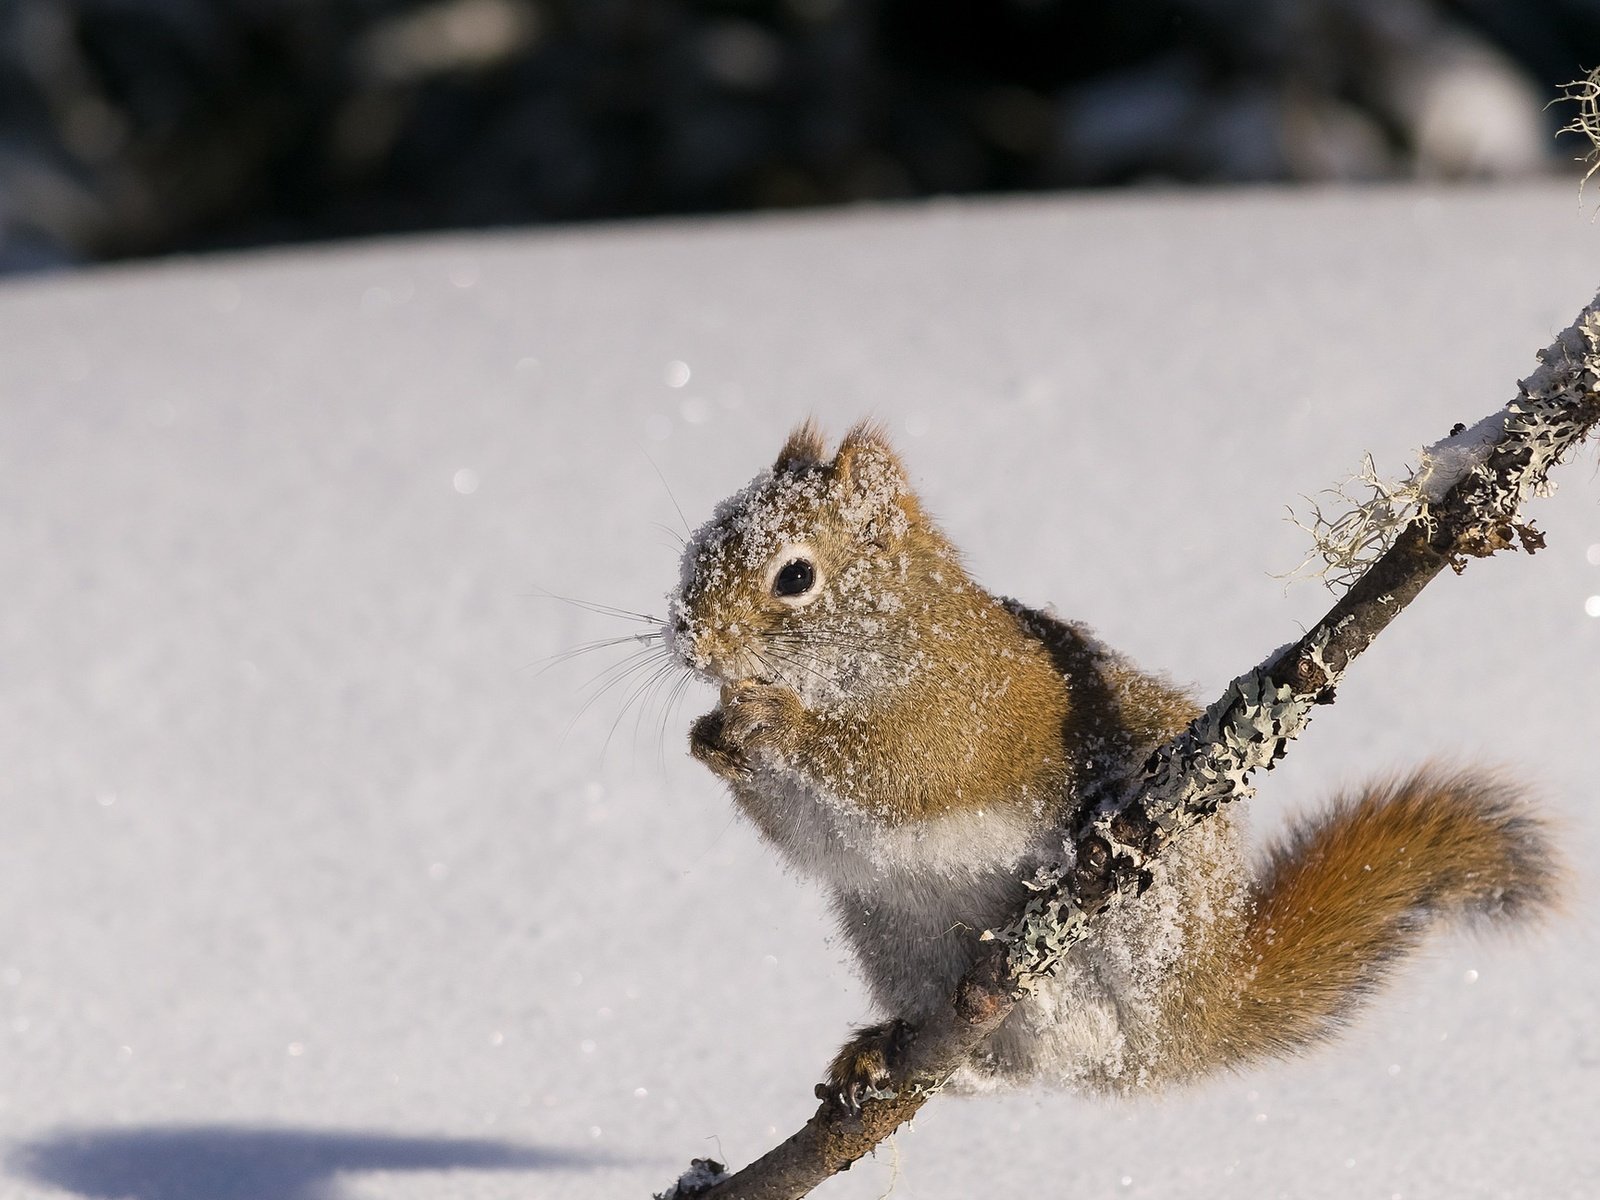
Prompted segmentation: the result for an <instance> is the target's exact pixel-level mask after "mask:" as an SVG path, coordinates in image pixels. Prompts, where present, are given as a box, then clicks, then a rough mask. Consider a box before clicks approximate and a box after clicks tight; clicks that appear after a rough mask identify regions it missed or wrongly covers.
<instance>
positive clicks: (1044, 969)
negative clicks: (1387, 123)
mask: <svg viewBox="0 0 1600 1200" xmlns="http://www.w3.org/2000/svg"><path fill="white" fill-rule="evenodd" d="M1539 360H1540V366H1539V369H1538V370H1537V371H1535V372H1534V374H1533V375H1532V376H1531V377H1529V378H1528V379H1526V380H1524V381H1522V383H1521V384H1520V393H1519V395H1518V397H1517V398H1516V399H1515V400H1513V401H1512V402H1511V403H1510V404H1508V405H1507V406H1506V407H1505V408H1504V409H1503V410H1502V411H1501V412H1500V413H1499V414H1497V415H1496V416H1494V417H1490V418H1486V419H1485V420H1484V421H1480V422H1479V423H1478V424H1477V425H1475V426H1473V427H1472V428H1471V429H1466V428H1465V427H1464V426H1457V427H1456V430H1455V431H1454V432H1453V433H1452V435H1451V437H1449V438H1446V439H1445V440H1444V441H1442V442H1440V443H1438V444H1436V445H1435V446H1433V447H1431V448H1430V449H1429V451H1428V452H1427V453H1426V455H1425V463H1424V466H1425V468H1426V469H1428V470H1430V471H1431V472H1432V475H1431V476H1430V478H1429V487H1428V489H1427V502H1426V503H1424V504H1423V505H1422V506H1421V511H1419V512H1418V514H1417V515H1416V516H1415V517H1414V518H1413V519H1411V520H1410V521H1409V522H1408V523H1406V524H1405V525H1404V527H1403V528H1402V529H1401V530H1400V532H1399V533H1398V535H1397V536H1396V537H1395V539H1394V541H1393V543H1392V544H1391V545H1390V546H1389V547H1388V549H1387V550H1385V551H1384V552H1383V553H1382V555H1381V556H1379V557H1378V558H1377V559H1376V561H1374V562H1373V563H1372V565H1371V566H1370V567H1368V568H1367V570H1366V571H1365V572H1364V573H1363V574H1362V575H1361V577H1360V578H1359V579H1357V580H1356V581H1355V583H1354V584H1353V585H1352V586H1351V588H1350V590H1349V591H1348V592H1346V593H1345V594H1344V595H1343V596H1342V597H1341V598H1340V599H1339V601H1338V602H1337V603H1336V604H1334V606H1333V608H1332V610H1331V611H1329V613H1328V614H1327V615H1326V616H1325V617H1323V618H1322V620H1320V621H1318V622H1317V623H1316V625H1314V626H1312V628H1311V629H1310V631H1309V632H1307V633H1306V635H1305V636H1304V637H1303V638H1301V639H1300V641H1299V642H1297V643H1296V644H1295V645H1293V646H1291V647H1289V648H1288V649H1287V650H1285V651H1283V652H1282V653H1279V654H1277V655H1276V656H1275V657H1274V658H1273V659H1271V660H1270V661H1269V662H1267V663H1265V664H1263V665H1262V666H1260V667H1258V668H1256V669H1255V670H1253V671H1250V672H1247V673H1246V674H1244V675H1241V676H1240V677H1239V678H1238V679H1236V680H1234V681H1233V683H1231V684H1230V685H1229V686H1228V688H1227V690H1226V691H1225V692H1224V693H1223V694H1222V696H1221V697H1220V698H1218V700H1217V701H1216V702H1215V703H1214V704H1212V705H1211V707H1210V708H1208V709H1207V710H1206V711H1205V713H1203V714H1202V715H1201V716H1200V717H1199V718H1197V719H1196V720H1195V722H1194V723H1193V724H1192V725H1191V726H1190V727H1189V728H1188V729H1187V730H1185V731H1184V732H1183V733H1182V734H1180V735H1179V736H1178V737H1176V738H1174V739H1173V740H1172V741H1171V742H1168V743H1167V744H1166V745H1165V746H1162V747H1161V748H1160V749H1159V750H1157V751H1156V752H1155V753H1154V754H1152V755H1151V757H1150V759H1149V760H1148V761H1147V762H1146V763H1145V765H1144V767H1143V768H1142V770H1141V772H1140V774H1139V776H1138V778H1136V779H1133V780H1131V781H1129V782H1128V783H1127V785H1126V787H1125V788H1124V790H1123V792H1122V798H1121V800H1119V801H1117V802H1115V803H1114V804H1111V805H1108V806H1105V807H1102V808H1101V809H1100V810H1099V811H1098V812H1096V813H1094V814H1092V815H1090V816H1089V817H1087V818H1086V819H1085V820H1084V821H1083V823H1082V824H1081V825H1080V826H1079V827H1078V828H1077V829H1076V830H1075V831H1074V833H1073V842H1074V845H1075V849H1076V854H1075V856H1074V857H1073V862H1072V866H1071V867H1070V868H1069V869H1052V870H1049V871H1046V872H1041V873H1040V875H1039V876H1037V877H1036V878H1035V880H1034V881H1033V883H1032V885H1031V887H1032V888H1033V892H1032V895H1031V896H1030V898H1029V901H1028V904H1027V906H1026V909H1025V911H1023V912H1022V913H1020V914H1018V917H1017V919H1016V920H1015V921H1014V922H1013V923H1012V924H1011V925H1009V926H1007V927H1006V928H1005V929H1003V930H999V931H991V932H990V933H987V934H985V935H984V936H985V938H986V939H987V940H988V941H989V943H990V948H989V950H988V952H987V953H985V954H984V955H983V956H981V957H980V958H979V960H978V961H977V962H976V963H975V964H974V965H973V967H972V968H971V970H969V971H968V972H967V974H966V976H965V977H964V978H963V979H962V980H961V983H960V984H959V985H958V987H957V989H956V993H955V995H954V996H953V997H952V998H951V1003H950V1005H949V1007H948V1008H946V1009H944V1010H942V1011H941V1012H940V1013H938V1014H937V1015H935V1016H934V1017H933V1018H931V1019H929V1020H928V1021H926V1022H924V1024H923V1025H922V1026H921V1027H920V1028H919V1029H918V1030H917V1031H916V1036H915V1039H914V1040H913V1041H912V1043H911V1047H910V1050H909V1052H908V1053H907V1055H906V1061H905V1062H904V1064H903V1066H902V1067H901V1070H900V1072H899V1075H898V1077H897V1079H896V1085H895V1087H894V1089H893V1094H892V1095H890V1096H887V1097H883V1098H879V1099H872V1100H868V1101H867V1102H866V1104H865V1105H863V1107H862V1109H861V1111H860V1112H859V1113H850V1112H847V1111H846V1110H845V1109H844V1108H843V1107H842V1106H841V1105H840V1104H839V1102H838V1101H837V1099H834V1098H824V1100H823V1103H822V1105H821V1107H820V1108H818V1109H817V1112H816V1114H815V1115H814V1116H813V1117H812V1118H811V1119H810V1120H809V1121H807V1122H806V1124H805V1127H804V1128H802V1129H801V1130H800V1131H799V1132H797V1133H796V1134H794V1135H793V1136H792V1137H790V1138H789V1139H788V1140H787V1141H785V1142H783V1143H782V1144H781V1145H779V1146H777V1147H775V1148H774V1149H772V1150H770V1151H768V1152H767V1153H766V1154H764V1155H763V1156H762V1157H761V1158H759V1159H757V1160H756V1161H755V1162H753V1163H751V1164H750V1165H749V1166H747V1167H746V1168H744V1170H742V1171H739V1172H738V1173H737V1174H734V1175H726V1174H724V1173H723V1172H722V1171H721V1168H720V1167H716V1165H715V1164H699V1170H698V1175H696V1177H695V1178H693V1179H691V1178H690V1176H689V1175H686V1176H685V1177H684V1178H683V1179H681V1180H680V1181H679V1183H678V1184H676V1185H674V1187H673V1188H672V1189H670V1190H669V1191H668V1192H667V1193H665V1196H666V1197H671V1198H674V1200H685V1198H687V1197H705V1198H707V1200H734V1198H738V1200H797V1198H798V1197H800V1196H804V1195H805V1194H806V1193H808V1192H809V1191H811V1189H812V1188H814V1187H816V1186H817V1185H818V1184H820V1183H822V1182H823V1181H824V1180H826V1179H827V1178H829V1177H830V1176H832V1175H834V1174H837V1173H838V1172H839V1171H842V1170H846V1169H847V1168H848V1167H849V1166H850V1164H851V1163H853V1162H855V1161H856V1159H858V1158H860V1157H861V1156H862V1155H864V1154H866V1153H867V1152H868V1151H870V1150H871V1149H872V1148H873V1147H875V1146H876V1145H877V1144H878V1143H879V1142H881V1141H882V1140H883V1139H884V1138H886V1137H888V1136H889V1135H890V1134H892V1133H893V1132H894V1131H895V1130H896V1129H897V1128H899V1126H900V1125H902V1124H904V1123H905V1122H906V1121H908V1120H910V1119H911V1118H912V1117H913V1116H914V1115H915V1114H916V1112H917V1111H918V1109H920V1108H921V1107H922V1105H923V1104H924V1103H925V1102H926V1101H927V1099H928V1097H930V1096H931V1095H933V1094H934V1093H935V1092H937V1091H938V1090H939V1088H940V1087H941V1086H943V1084H944V1082H945V1081H946V1080H948V1079H949V1078H950V1076H951V1075H952V1074H954V1073H955V1071H956V1070H958V1069H959V1068H960V1067H961V1066H962V1065H963V1064H964V1063H965V1062H966V1061H967V1059H968V1057H969V1056H970V1055H971V1054H972V1052H973V1051H974V1050H975V1049H976V1048H977V1047H978V1046H979V1044H980V1043H981V1042H982V1041H983V1040H984V1039H985V1038H986V1037H988V1036H989V1035H990V1034H991V1033H993V1032H994V1031H995V1030H996V1029H997V1028H999V1026H1000V1024H1001V1022H1003V1021H1004V1020H1005V1019H1006V1017H1007V1015H1008V1014H1009V1013H1010V1012H1011V1010H1012V1009H1013V1008H1014V1007H1015V1006H1016V1005H1017V1004H1018V1003H1019V1002H1020V1001H1022V1000H1023V999H1024V998H1025V997H1026V996H1027V994H1028V993H1029V992H1030V991H1031V990H1032V989H1033V987H1034V986H1035V985H1036V984H1037V983H1038V981H1039V980H1041V979H1043V978H1044V977H1046V976H1048V975H1050V974H1051V973H1052V972H1053V971H1054V970H1055V969H1056V968H1057V967H1059V966H1060V965H1061V963H1062V961H1063V959H1064V958H1065V956H1066V955H1067V953H1068V951H1070V950H1071V948H1072V947H1073V945H1075V944H1076V943H1077V942H1078V941H1079V940H1081V939H1082V938H1083V936H1084V934H1085V933H1086V932H1087V931H1088V929H1089V927H1090V922H1092V921H1093V920H1094V919H1095V918H1096V917H1098V916H1099V914H1101V913H1102V912H1105V911H1107V910H1108V909H1110V908H1112V907H1114V906H1115V905H1118V904H1121V903H1125V902H1128V901H1129V900H1130V899H1132V898H1134V897H1137V896H1138V894H1139V893H1140V892H1142V891H1143V890H1144V889H1145V887H1146V886H1147V885H1148V884H1149V881H1150V872H1149V864H1150V863H1151V862H1152V861H1154V859H1155V858H1156V857H1157V856H1158V855H1160V854H1161V852H1162V850H1163V848H1164V847H1165V846H1166V845H1167V844H1168V843H1170V842H1171V841H1172V839H1173V838H1175V837H1177V836H1178V835H1179V834H1181V833H1183V832H1184V831H1185V830H1188V829H1190V828H1192V827H1193V826H1195V825H1196V824H1198V823H1199V822H1201V821H1203V820H1205V819H1206V817H1208V816H1210V815H1211V814H1212V813H1214V812H1215V811H1216V810H1217V809H1218V808H1219V807H1220V806H1221V805H1223V804H1226V803H1230V802H1233V801H1237V800H1242V799H1245V798H1247V797H1248V796H1250V795H1251V794H1252V792H1253V788H1252V786H1251V784H1250V778H1251V776H1252V775H1253V774H1254V773H1255V771H1256V770H1258V769H1260V768H1263V767H1265V768H1267V769H1270V768H1271V767H1272V765H1273V763H1274V762H1276V761H1277V760H1278V759H1279V758H1281V757H1282V756H1283V754H1284V753H1285V751H1286V749H1287V747H1288V743H1289V742H1290V741H1291V740H1293V739H1294V738H1295V737H1297V736H1298V735H1299V733H1300V731H1301V730H1302V729H1304V728H1305V726H1306V724H1307V722H1308V721H1309V720H1310V716H1311V711H1312V709H1313V708H1314V707H1315V706H1317V705H1318V704H1329V703H1332V701H1333V693H1334V687H1335V685H1336V684H1337V683H1338V681H1339V678H1340V676H1341V675H1342V674H1343V672H1344V671H1345V669H1346V668H1347V667H1348V666H1349V664H1350V662H1351V661H1352V660H1353V659H1354V658H1355V657H1356V656H1357V655H1358V654H1360V653H1361V652H1362V651H1363V650H1365V649H1366V648H1367V646H1368V645H1370V644H1371V642H1372V640H1373V639H1374V638H1375V637H1377V635H1378V634H1379V633H1380V632H1381V631H1382V630H1383V629H1384V628H1385V627H1386V626H1387V625H1388V624H1389V622H1390V621H1392V620H1394V618H1395V617H1396V616H1398V615H1399V614H1400V612H1401V610H1403V609H1404V608H1405V607H1406V606H1407V605H1408V604H1410V603H1411V601H1412V600H1413V599H1415V597H1416V596H1417V594H1418V593H1419V592H1420V591H1421V590H1422V589H1423V587H1424V586H1426V585H1427V583H1428V581H1429V580H1431V579H1433V578H1434V576H1436V575H1438V574H1439V573H1440V572H1441V571H1442V570H1444V568H1446V567H1451V568H1453V569H1454V570H1455V571H1457V572H1459V571H1460V570H1461V569H1462V568H1463V567H1464V565H1465V564H1466V562H1467V560H1468V559H1470V558H1474V557H1484V556H1487V555H1489V554H1493V553H1494V552H1496V551H1498V550H1504V549H1509V548H1511V547H1513V546H1515V545H1518V544H1520V545H1521V546H1522V547H1523V548H1524V549H1526V550H1528V551H1529V552H1532V551H1534V550H1537V549H1538V548H1539V547H1541V546H1542V545H1543V544H1544V543H1543V538H1542V537H1541V536H1540V534H1539V533H1538V531H1537V530H1536V529H1535V528H1534V527H1533V525H1532V524H1531V522H1529V521H1527V520H1526V519H1525V518H1524V517H1523V516H1522V508H1523V505H1524V503H1525V501H1527V500H1528V499H1529V498H1530V497H1532V496H1535V495H1542V494H1546V493H1548V492H1549V491H1550V490H1551V484H1550V482H1549V478H1548V475H1549V471H1550V469H1551V468H1552V467H1553V466H1554V465H1555V464H1556V463H1557V462H1559V461H1560V460H1561V459H1562V458H1563V457H1564V456H1565V455H1566V454H1567V453H1568V452H1569V451H1570V450H1572V449H1573V448H1574V447H1575V446H1577V445H1578V443H1579V442H1581V441H1582V440H1583V439H1584V437H1585V436H1587V434H1588V433H1589V432H1590V431H1591V430H1592V429H1593V427H1594V426H1595V425H1596V424H1597V423H1600V396H1597V394H1596V389H1597V386H1600V296H1597V297H1596V298H1595V300H1594V301H1592V302H1591V303H1590V304H1589V305H1588V307H1586V308H1585V309H1584V310H1583V312H1582V313H1580V314H1579V316H1578V319H1577V320H1576V321H1574V322H1573V324H1572V325H1571V326H1570V327H1569V328H1568V329H1566V330H1565V331H1563V332H1562V333H1561V334H1560V336H1559V337H1557V339H1556V341H1555V342H1554V343H1553V344H1552V345H1551V346H1550V347H1549V348H1548V349H1546V350H1544V351H1543V352H1542V353H1541V354H1540V355H1539ZM1441 464H1449V466H1450V469H1451V470H1452V471H1453V472H1454V474H1453V475H1451V476H1450V477H1447V478H1440V477H1439V474H1440V471H1441V469H1442V468H1441ZM713 1168H714V1169H713ZM691 1174H693V1173H691Z"/></svg>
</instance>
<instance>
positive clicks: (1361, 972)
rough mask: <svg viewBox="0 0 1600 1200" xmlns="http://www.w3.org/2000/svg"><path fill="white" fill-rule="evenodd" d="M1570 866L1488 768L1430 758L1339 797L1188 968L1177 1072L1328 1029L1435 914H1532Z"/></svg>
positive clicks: (1299, 1042)
mask: <svg viewBox="0 0 1600 1200" xmlns="http://www.w3.org/2000/svg"><path fill="white" fill-rule="evenodd" d="M1562 875H1563V872H1562V868H1561V865H1560V858H1559V855H1558V854H1557V852H1556V850H1555V847H1554V846H1553V845H1552V843H1551V838H1550V831H1549V829H1548V827H1547V826H1546V825H1545V824H1544V822H1543V821H1541V820H1540V819H1539V818H1538V817H1536V816H1535V815H1533V813H1532V812H1531V811H1530V809H1529V808H1528V807H1527V805H1526V803H1525V802H1524V801H1523V800H1522V798H1521V797H1520V796H1519V794H1518V793H1517V791H1516V790H1515V789H1514V788H1511V787H1509V786H1507V785H1506V784H1504V783H1502V782H1500V781H1498V780H1496V779H1494V778H1493V777H1491V776H1484V775H1476V774H1466V773H1458V774H1447V773H1442V772H1438V771H1431V770H1423V771H1420V772H1418V773H1417V774H1415V775H1412V776H1410V777H1408V778H1405V779H1402V780H1399V781H1398V782H1395V783H1392V784H1389V785H1386V786H1383V787H1378V788H1374V789H1372V790H1370V791H1367V792H1366V793H1364V794H1362V795H1360V796H1359V797H1356V798H1354V799H1350V798H1346V799H1343V800H1341V801H1339V802H1338V803H1336V804H1335V805H1333V806H1332V807H1331V808H1330V809H1329V810H1328V811H1326V812H1324V813H1322V814H1320V815H1319V816H1317V817H1315V818H1313V819H1312V820H1310V821H1308V822H1306V823H1304V824H1302V825H1301V826H1300V827H1299V828H1297V829H1295V830H1294V831H1293V832H1291V833H1290V835H1289V836H1288V837H1287V838H1286V839H1285V840H1284V841H1283V842H1282V844H1280V845H1279V846H1277V847H1276V848H1275V849H1273V850H1272V852H1271V854H1270V856H1269V858H1268V861H1267V863H1266V866H1265V869H1264V870H1263V871H1262V873H1261V877H1260V880H1259V882H1258V883H1257V884H1256V886H1255V888H1254V894H1253V896H1252V898H1251V902H1250V903H1249V904H1248V905H1247V906H1246V908H1245V909H1244V910H1243V911H1242V912H1241V913H1240V916H1239V921H1238V924H1237V926H1236V928H1235V933H1236V936H1235V937H1232V938H1228V939H1226V940H1227V941H1228V942H1230V943H1231V944H1230V945H1223V944H1216V945H1214V946H1213V947H1211V948H1210V950H1209V952H1208V953H1205V954H1202V955H1200V956H1198V958H1197V960H1196V961H1194V962H1193V963H1192V964H1191V967H1190V970H1188V971H1186V972H1185V979H1184V981H1183V984H1182V986H1180V987H1179V988H1177V989H1175V992H1174V996H1173V998H1174V1001H1175V1003H1174V1005H1173V1007H1172V1008H1171V1009H1169V1012H1168V1017H1169V1020H1168V1021H1166V1022H1164V1024H1165V1025H1166V1035H1167V1036H1169V1037H1172V1038H1174V1039H1175V1041H1176V1042H1177V1043H1178V1044H1177V1045H1175V1046H1173V1047H1172V1049H1173V1050H1175V1051H1177V1053H1176V1054H1175V1055H1173V1056H1172V1057H1170V1058H1169V1060H1168V1061H1169V1063H1170V1065H1171V1066H1172V1067H1174V1068H1176V1069H1175V1070H1174V1072H1173V1073H1174V1074H1177V1075H1184V1074H1195V1073H1198V1070H1199V1069H1203V1068H1204V1066H1216V1065H1235V1064H1243V1063H1244V1062H1247V1061H1249V1060H1251V1059H1255V1058H1260V1057H1266V1056H1274V1055H1282V1054H1286V1053H1289V1052H1290V1051H1293V1050H1295V1049H1298V1048H1300V1047H1302V1046H1305V1045H1308V1044H1311V1043H1314V1042H1318V1041H1321V1040H1324V1039H1326V1038H1327V1037H1329V1036H1331V1035H1332V1034H1334V1033H1336V1032H1337V1031H1338V1029H1339V1028H1340V1027H1341V1026H1342V1025H1343V1024H1344V1023H1345V1022H1346V1021H1347V1020H1348V1018H1349V1017H1350V1016H1351V1014H1352V1012H1353V1011H1354V1010H1355V1009H1356V1008H1357V1007H1358V1006H1359V1004H1360V1002H1361V1001H1362V1000H1363V999H1364V998H1365V997H1366V996H1367V995H1368V994H1369V993H1371V992H1372V991H1373V990H1374V989H1375V988H1376V987H1377V986H1378V985H1379V984H1381V983H1382V982H1383V981H1384V979H1385V978H1386V977H1387V975H1388V973H1389V970H1390V968H1391V966H1392V965H1393V964H1394V963H1395V962H1396V960H1398V959H1399V958H1401V957H1402V956H1403V955H1405V954H1406V953H1407V952H1408V951H1409V950H1411V949H1412V948H1413V947H1414V946H1416V944H1417V942H1418V940H1419V939H1420V938H1421V936H1422V934H1423V933H1424V931H1425V930H1426V929H1427V928H1428V926H1429V925H1430V924H1432V922H1433V921H1434V920H1436V919H1439V918H1446V919H1451V918H1462V917H1468V918H1488V919H1492V920H1494V921H1496V922H1517V921H1527V920H1530V919H1534V918H1537V917H1539V916H1541V915H1543V914H1545V913H1546V912H1548V911H1550V910H1551V909H1552V908H1554V907H1555V906H1556V905H1557V904H1558V903H1559V900H1560V894H1561V890H1562ZM1220 940H1221V939H1219V942H1220ZM1185 1068H1188V1069H1185Z"/></svg>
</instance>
